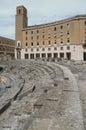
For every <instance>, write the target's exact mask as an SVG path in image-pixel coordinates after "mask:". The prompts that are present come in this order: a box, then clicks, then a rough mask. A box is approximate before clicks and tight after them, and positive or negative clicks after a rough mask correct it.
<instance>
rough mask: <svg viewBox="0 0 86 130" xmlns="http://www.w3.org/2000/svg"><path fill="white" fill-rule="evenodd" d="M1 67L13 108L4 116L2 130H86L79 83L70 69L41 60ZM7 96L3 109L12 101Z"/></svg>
mask: <svg viewBox="0 0 86 130" xmlns="http://www.w3.org/2000/svg"><path fill="white" fill-rule="evenodd" d="M1 65H5V68H4V71H3V72H2V73H1V75H3V76H8V78H9V79H10V78H11V80H12V82H11V84H12V87H11V88H9V89H8V88H7V90H6V92H5V93H4V94H6V95H10V99H11V100H10V102H11V106H10V107H9V108H8V109H6V111H4V112H3V113H2V114H1V115H0V130H84V124H83V110H82V106H81V101H80V94H79V89H78V84H77V79H76V78H75V76H74V74H73V73H71V71H70V69H68V66H67V67H65V66H62V65H60V64H58V63H54V62H43V61H40V60H39V61H27V60H24V61H10V62H5V63H4V62H2V63H1ZM69 68H70V66H69ZM21 87H22V89H21V91H20V88H21ZM8 91H9V92H10V94H9V93H8ZM4 94H3V95H2V96H1V98H0V101H1V102H0V106H2V98H3V102H4V103H5V102H6V100H9V98H8V97H9V96H4ZM16 94H17V96H16V98H14V97H15V95H16Z"/></svg>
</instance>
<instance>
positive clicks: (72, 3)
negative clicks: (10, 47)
mask: <svg viewBox="0 0 86 130" xmlns="http://www.w3.org/2000/svg"><path fill="white" fill-rule="evenodd" d="M0 1H1V0H0ZM0 3H1V4H0V36H3V37H7V38H11V39H15V15H16V7H17V6H20V5H23V6H25V7H26V8H27V11H28V26H29V25H38V24H42V23H50V22H55V21H58V20H62V19H65V18H69V17H72V16H75V15H79V14H86V0H2V1H1V2H0Z"/></svg>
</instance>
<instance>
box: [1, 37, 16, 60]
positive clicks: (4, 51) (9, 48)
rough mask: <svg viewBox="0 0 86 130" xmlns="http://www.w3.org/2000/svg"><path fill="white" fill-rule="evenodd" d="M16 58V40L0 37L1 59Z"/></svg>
mask: <svg viewBox="0 0 86 130" xmlns="http://www.w3.org/2000/svg"><path fill="white" fill-rule="evenodd" d="M4 56H6V57H7V56H10V58H12V59H13V58H15V40H12V39H9V38H6V37H2V36H0V57H4Z"/></svg>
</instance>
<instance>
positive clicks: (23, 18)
mask: <svg viewBox="0 0 86 130" xmlns="http://www.w3.org/2000/svg"><path fill="white" fill-rule="evenodd" d="M27 23H28V18H27V9H26V8H25V7H24V6H18V7H17V8H16V25H15V42H16V53H18V54H19V55H18V56H17V55H16V56H15V58H18V59H20V58H21V56H20V55H21V53H20V49H21V47H22V29H24V28H27Z"/></svg>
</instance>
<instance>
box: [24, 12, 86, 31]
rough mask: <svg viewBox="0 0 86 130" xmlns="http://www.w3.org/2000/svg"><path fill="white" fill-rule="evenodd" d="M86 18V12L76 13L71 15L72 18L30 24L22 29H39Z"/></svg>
mask: <svg viewBox="0 0 86 130" xmlns="http://www.w3.org/2000/svg"><path fill="white" fill-rule="evenodd" d="M85 18H86V14H83V15H76V16H73V17H70V18H67V19H63V20H59V21H56V22H51V23H45V24H39V25H32V26H28V27H27V28H24V29H22V31H25V30H31V29H37V28H38V29H40V28H46V27H50V26H55V25H59V24H64V23H66V22H70V21H73V20H80V19H85Z"/></svg>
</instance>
